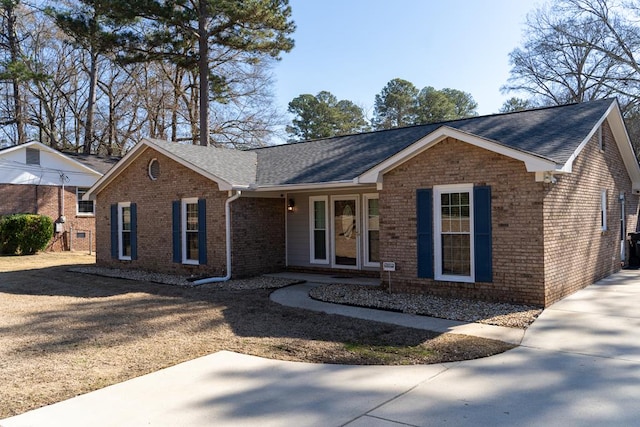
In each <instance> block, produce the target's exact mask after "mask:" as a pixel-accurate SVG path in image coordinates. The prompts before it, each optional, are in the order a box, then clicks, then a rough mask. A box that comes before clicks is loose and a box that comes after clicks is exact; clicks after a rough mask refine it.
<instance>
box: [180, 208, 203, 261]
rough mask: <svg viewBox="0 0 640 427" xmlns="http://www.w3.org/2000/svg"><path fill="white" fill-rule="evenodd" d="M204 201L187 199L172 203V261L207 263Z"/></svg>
mask: <svg viewBox="0 0 640 427" xmlns="http://www.w3.org/2000/svg"><path fill="white" fill-rule="evenodd" d="M206 206H207V205H206V200H205V199H197V198H187V199H182V200H179V201H175V202H173V208H172V216H173V226H172V231H173V261H174V262H179V263H182V264H206V263H207V227H206V226H207V221H206Z"/></svg>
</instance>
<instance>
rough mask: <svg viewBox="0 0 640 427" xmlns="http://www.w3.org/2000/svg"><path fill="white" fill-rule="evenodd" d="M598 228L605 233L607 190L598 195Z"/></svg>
mask: <svg viewBox="0 0 640 427" xmlns="http://www.w3.org/2000/svg"><path fill="white" fill-rule="evenodd" d="M600 228H601V229H602V231H607V190H602V192H601V193H600Z"/></svg>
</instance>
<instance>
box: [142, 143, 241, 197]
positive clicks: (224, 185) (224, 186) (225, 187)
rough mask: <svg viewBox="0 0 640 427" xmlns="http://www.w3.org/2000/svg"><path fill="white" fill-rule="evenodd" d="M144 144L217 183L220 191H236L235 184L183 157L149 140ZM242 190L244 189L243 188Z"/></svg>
mask: <svg viewBox="0 0 640 427" xmlns="http://www.w3.org/2000/svg"><path fill="white" fill-rule="evenodd" d="M142 142H143V143H145V144H147V145H148V146H149V147H151V148H153V149H154V150H156V151H158V152H159V153H162V154H164V155H165V156H167V157H169V158H170V159H171V160H173V161H175V162H177V163H180V164H181V165H182V166H184V167H186V168H188V169H191V170H192V171H194V172H196V173H198V174H200V175H202V176H204V177H205V178H207V179H210V180H211V181H213V182H215V183H216V184H218V188H219V189H220V191H229V190H234V189H235V188H234V186H233V184H231V183H230V182H228V181H226V180H224V179H222V178H220V177H219V176H217V175H214V174H212V173H209V172H207V171H205V170H204V169H201V168H199V167H197V166H195V165H194V164H192V163H189V162H187V161H186V160H184V159H183V158H182V157H178V156H176V155H175V154H173V153H171V152H169V151H166V150H165V149H164V148H162V147H160V146H158V145H156V144H154V143H153V141H150V140H147V139H143V140H142ZM241 189H242V188H241Z"/></svg>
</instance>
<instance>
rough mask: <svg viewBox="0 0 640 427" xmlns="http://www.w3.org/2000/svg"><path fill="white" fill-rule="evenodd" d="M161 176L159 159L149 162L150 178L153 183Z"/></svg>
mask: <svg viewBox="0 0 640 427" xmlns="http://www.w3.org/2000/svg"><path fill="white" fill-rule="evenodd" d="M159 176H160V163H158V159H151V161H149V178H151V180H152V181H155V180H156V179H158V177H159Z"/></svg>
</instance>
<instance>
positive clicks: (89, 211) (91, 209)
mask: <svg viewBox="0 0 640 427" xmlns="http://www.w3.org/2000/svg"><path fill="white" fill-rule="evenodd" d="M87 190H88V188H84V187H77V188H76V214H78V215H85V216H89V215H94V214H95V206H94V201H93V200H82V197H83V196H84V195H85V194H86V192H87Z"/></svg>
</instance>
